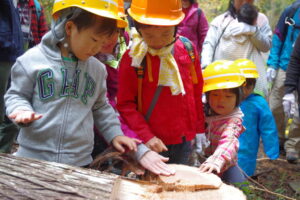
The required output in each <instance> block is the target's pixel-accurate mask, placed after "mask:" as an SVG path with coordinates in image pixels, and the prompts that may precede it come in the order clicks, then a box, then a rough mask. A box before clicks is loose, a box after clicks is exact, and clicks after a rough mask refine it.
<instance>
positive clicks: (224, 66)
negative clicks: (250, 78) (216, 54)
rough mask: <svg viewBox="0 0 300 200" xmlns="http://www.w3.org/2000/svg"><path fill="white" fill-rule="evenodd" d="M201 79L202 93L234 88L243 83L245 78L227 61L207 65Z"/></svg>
mask: <svg viewBox="0 0 300 200" xmlns="http://www.w3.org/2000/svg"><path fill="white" fill-rule="evenodd" d="M203 78H204V86H203V91H204V92H208V91H212V90H218V89H229V88H236V87H239V86H241V85H242V84H243V83H244V82H245V76H244V75H243V74H242V73H241V71H240V69H238V68H236V67H235V66H234V65H233V62H232V61H228V60H219V61H215V62H213V63H211V64H210V65H208V66H207V67H206V68H205V70H204V72H203Z"/></svg>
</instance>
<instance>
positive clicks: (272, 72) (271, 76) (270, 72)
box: [267, 67, 276, 83]
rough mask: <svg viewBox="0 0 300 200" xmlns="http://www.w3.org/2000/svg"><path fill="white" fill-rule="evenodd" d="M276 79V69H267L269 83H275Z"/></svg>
mask: <svg viewBox="0 0 300 200" xmlns="http://www.w3.org/2000/svg"><path fill="white" fill-rule="evenodd" d="M275 77H276V69H274V68H272V67H268V69H267V81H268V82H269V83H273V81H274V79H275Z"/></svg>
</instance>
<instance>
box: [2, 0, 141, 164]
mask: <svg viewBox="0 0 300 200" xmlns="http://www.w3.org/2000/svg"><path fill="white" fill-rule="evenodd" d="M53 17H54V19H55V20H54V21H53V23H52V31H50V32H48V33H47V34H46V35H45V36H44V37H43V39H42V42H41V44H39V45H37V46H36V47H34V48H32V49H30V50H29V51H27V52H26V53H25V54H24V55H23V56H21V57H19V58H18V59H17V61H16V63H15V64H14V66H13V68H12V72H11V76H12V83H11V87H10V89H9V90H8V91H7V93H6V94H5V103H6V107H7V115H8V116H9V118H10V119H12V120H13V121H14V122H15V123H17V124H19V125H21V130H20V133H19V137H18V142H19V148H18V151H17V152H16V155H17V156H22V157H30V158H35V159H41V160H47V161H53V162H59V163H66V164H70V165H75V166H86V165H88V164H90V163H91V161H92V157H91V152H92V148H93V141H94V134H93V125H94V124H95V125H96V127H97V128H98V129H99V130H100V131H101V133H102V136H103V137H104V139H105V140H106V142H107V143H109V144H112V145H113V146H114V147H115V148H116V149H117V150H118V151H120V152H124V151H125V149H126V148H127V149H129V150H133V151H136V150H137V145H136V143H139V140H137V139H131V138H129V137H126V136H124V135H123V133H122V131H121V129H120V123H119V120H118V119H117V116H116V114H115V112H114V110H113V109H112V107H111V106H110V105H109V103H108V102H107V100H106V86H105V83H106V70H105V66H104V65H103V64H102V63H100V62H99V61H98V60H97V59H96V58H94V57H93V55H95V54H96V53H98V52H99V51H100V50H101V48H102V47H103V46H105V44H106V41H107V39H108V38H109V37H110V35H111V34H114V33H115V32H116V31H117V30H118V27H125V26H126V25H127V23H126V22H125V21H124V20H122V19H121V18H120V17H119V16H118V7H117V1H116V0H110V1H108V0H90V1H87V0H56V1H55V2H54V7H53Z"/></svg>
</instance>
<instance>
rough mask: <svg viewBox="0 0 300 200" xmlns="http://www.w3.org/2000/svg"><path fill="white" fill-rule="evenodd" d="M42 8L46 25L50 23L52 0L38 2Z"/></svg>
mask: <svg viewBox="0 0 300 200" xmlns="http://www.w3.org/2000/svg"><path fill="white" fill-rule="evenodd" d="M39 2H40V3H41V4H42V6H43V8H44V13H45V16H46V20H47V23H48V24H50V22H51V13H52V6H53V2H54V0H39Z"/></svg>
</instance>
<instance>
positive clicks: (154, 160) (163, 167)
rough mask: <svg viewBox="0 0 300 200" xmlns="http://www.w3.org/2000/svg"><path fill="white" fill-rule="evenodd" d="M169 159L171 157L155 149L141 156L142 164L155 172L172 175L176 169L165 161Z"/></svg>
mask: <svg viewBox="0 0 300 200" xmlns="http://www.w3.org/2000/svg"><path fill="white" fill-rule="evenodd" d="M168 160H169V158H166V157H163V156H161V155H159V154H158V153H156V152H154V151H148V152H147V153H145V154H144V155H143V157H142V158H141V160H140V164H141V165H142V166H143V167H144V168H146V169H148V170H149V171H151V172H152V173H154V174H157V175H165V176H170V175H173V174H175V170H174V169H172V167H170V166H168V165H167V164H166V163H165V162H167V161H168Z"/></svg>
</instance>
